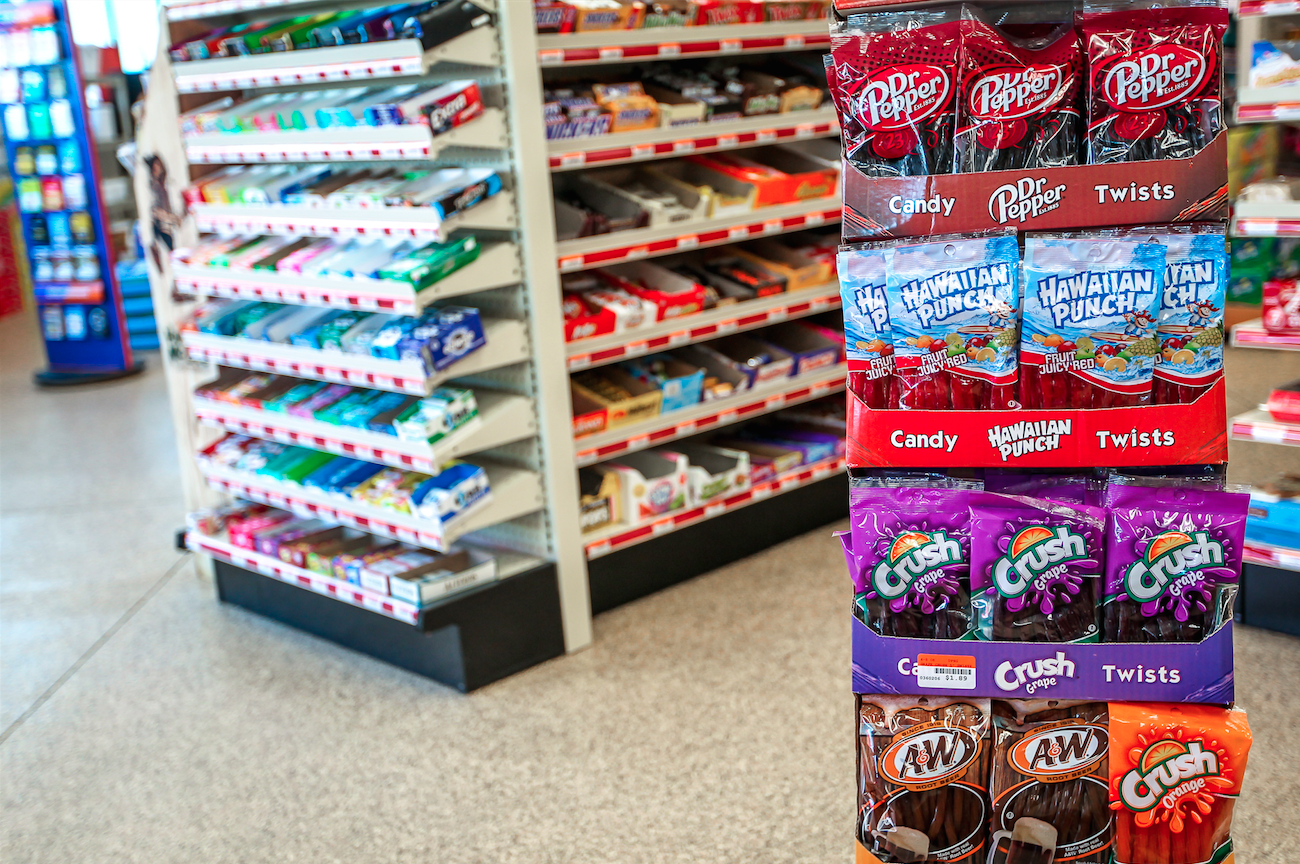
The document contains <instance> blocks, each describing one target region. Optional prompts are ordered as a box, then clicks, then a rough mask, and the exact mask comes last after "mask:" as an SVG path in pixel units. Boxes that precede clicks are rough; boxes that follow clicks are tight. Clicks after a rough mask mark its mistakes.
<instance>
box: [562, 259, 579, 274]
mask: <svg viewBox="0 0 1300 864" xmlns="http://www.w3.org/2000/svg"><path fill="white" fill-rule="evenodd" d="M581 269H582V256H581V255H570V256H569V257H567V258H561V259H560V272H561V273H572V272H573V271H574V270H581Z"/></svg>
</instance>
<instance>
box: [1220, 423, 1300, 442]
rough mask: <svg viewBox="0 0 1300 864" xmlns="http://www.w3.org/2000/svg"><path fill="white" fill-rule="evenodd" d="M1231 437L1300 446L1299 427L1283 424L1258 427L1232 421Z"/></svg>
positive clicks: (1253, 424) (1257, 425) (1258, 425)
mask: <svg viewBox="0 0 1300 864" xmlns="http://www.w3.org/2000/svg"><path fill="white" fill-rule="evenodd" d="M1231 432H1232V437H1234V438H1245V439H1247V440H1250V441H1260V442H1263V443H1266V444H1291V445H1293V446H1300V426H1291V425H1287V424H1285V423H1278V424H1277V425H1267V426H1266V425H1260V424H1256V423H1242V422H1239V421H1235V420H1234V421H1233V423H1232V429H1231Z"/></svg>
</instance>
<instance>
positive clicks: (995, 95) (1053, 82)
mask: <svg viewBox="0 0 1300 864" xmlns="http://www.w3.org/2000/svg"><path fill="white" fill-rule="evenodd" d="M1065 81H1066V79H1065V67H1063V66H1053V65H1050V64H1047V63H1040V64H1037V65H1032V66H1024V67H1021V66H993V67H989V68H987V69H981V70H980V71H979V72H976V73H975V77H974V78H973V79H972V80H971V83H970V86H969V87H968V89H967V96H966V105H967V107H968V108H969V109H970V113H971V116H972V117H976V118H978V119H980V120H1015V119H1017V118H1020V117H1029V116H1030V115H1033V114H1039V113H1042V112H1043V111H1046V110H1047V109H1048V108H1051V107H1052V106H1053V105H1055V104H1056V103H1057V102H1060V101H1061V99H1063V98H1064V97H1065V91H1066V89H1067V87H1066V83H1065Z"/></svg>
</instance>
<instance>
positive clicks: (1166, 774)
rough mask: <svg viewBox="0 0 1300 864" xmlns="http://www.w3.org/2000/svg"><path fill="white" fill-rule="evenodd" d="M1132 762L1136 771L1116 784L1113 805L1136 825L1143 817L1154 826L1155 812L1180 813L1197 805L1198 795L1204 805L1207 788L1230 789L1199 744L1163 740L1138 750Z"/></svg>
mask: <svg viewBox="0 0 1300 864" xmlns="http://www.w3.org/2000/svg"><path fill="white" fill-rule="evenodd" d="M1136 761H1137V767H1136V768H1134V769H1132V770H1131V771H1129V772H1128V773H1126V774H1125V775H1124V777H1123V779H1122V780H1121V781H1120V784H1119V802H1117V803H1119V804H1121V805H1123V806H1124V807H1126V808H1128V809H1129V810H1132V811H1133V812H1134V813H1136V814H1138V817H1137V823H1138V825H1144V823H1143V819H1142V817H1143V816H1144V815H1145V816H1146V817H1147V818H1146V822H1145V825H1150V824H1152V823H1153V822H1155V821H1156V815H1155V813H1153V812H1152V811H1155V810H1156V809H1157V808H1163V809H1165V810H1168V811H1171V812H1173V811H1183V810H1185V808H1186V807H1187V806H1188V805H1189V804H1196V803H1198V801H1197V799H1200V798H1201V796H1202V795H1204V799H1205V803H1206V804H1207V805H1208V804H1209V803H1211V801H1212V796H1211V795H1210V794H1209V793H1207V792H1206V791H1205V790H1206V789H1207V787H1209V786H1212V785H1217V786H1230V785H1232V784H1231V782H1230V781H1227V780H1223V779H1220V777H1219V774H1220V772H1219V755H1218V754H1217V753H1216V752H1215V751H1213V750H1207V749H1205V746H1204V744H1203V743H1202V742H1201V741H1187V742H1183V741H1177V740H1175V739H1173V738H1163V739H1161V740H1159V741H1156V742H1154V743H1152V744H1150V745H1148V746H1147V747H1146V749H1144V750H1142V751H1141V752H1140V754H1139V755H1138V756H1137V759H1136ZM1186 799H1191V800H1186ZM1112 806H1115V805H1112ZM1116 809H1118V807H1116ZM1207 812H1208V811H1207ZM1166 818H1167V817H1166ZM1180 821H1181V820H1180ZM1171 827H1172V826H1171ZM1174 830H1176V831H1177V830H1179V828H1174Z"/></svg>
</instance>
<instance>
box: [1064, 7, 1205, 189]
mask: <svg viewBox="0 0 1300 864" xmlns="http://www.w3.org/2000/svg"><path fill="white" fill-rule="evenodd" d="M1162 5H1163V4H1162ZM1227 29H1228V10H1227V7H1226V5H1221V4H1220V3H1219V2H1218V0H1182V2H1179V3H1177V4H1169V5H1163V8H1162V6H1161V5H1157V4H1156V3H1151V2H1142V3H1131V2H1117V0H1102V2H1096V3H1093V2H1089V3H1086V4H1085V6H1084V13H1083V17H1082V19H1081V22H1080V30H1081V32H1082V34H1083V39H1084V50H1085V52H1086V54H1087V58H1088V88H1087V101H1088V162H1089V163H1092V164H1099V163H1107V162H1139V161H1143V160H1147V159H1189V158H1191V157H1192V156H1195V155H1196V154H1197V153H1198V152H1200V150H1201V149H1202V148H1203V147H1205V146H1206V145H1207V144H1209V143H1210V141H1211V140H1212V139H1213V138H1214V137H1215V136H1216V135H1218V134H1219V133H1220V132H1221V131H1223V129H1224V128H1225V126H1226V123H1225V121H1224V116H1223V45H1222V39H1223V34H1224V33H1225V32H1227Z"/></svg>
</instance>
